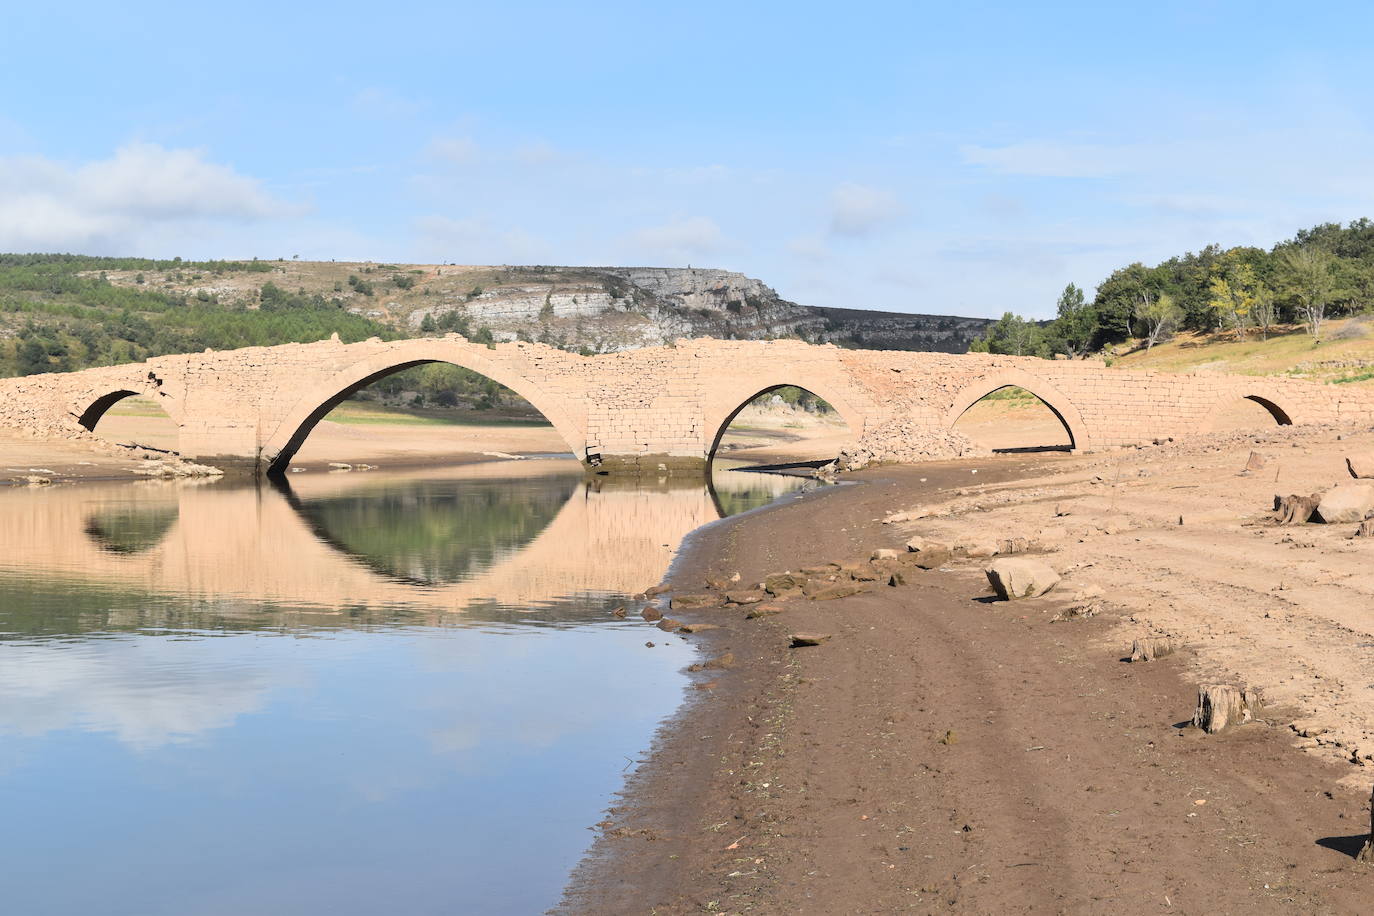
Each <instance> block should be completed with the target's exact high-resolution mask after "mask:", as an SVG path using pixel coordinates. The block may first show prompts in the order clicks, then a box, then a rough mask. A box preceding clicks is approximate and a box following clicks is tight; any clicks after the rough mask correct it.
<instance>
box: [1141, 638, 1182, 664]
mask: <svg viewBox="0 0 1374 916" xmlns="http://www.w3.org/2000/svg"><path fill="white" fill-rule="evenodd" d="M1175 648H1177V647H1176V646H1175V645H1174V641H1173V640H1172V639H1170V638H1169V637H1167V636H1147V637H1145V638H1144V639H1137V640H1135V641H1134V642H1133V643H1131V661H1133V662H1152V661H1154V660H1155V659H1157V658H1163V657H1164V656H1166V655H1171V654H1173V651H1174V649H1175Z"/></svg>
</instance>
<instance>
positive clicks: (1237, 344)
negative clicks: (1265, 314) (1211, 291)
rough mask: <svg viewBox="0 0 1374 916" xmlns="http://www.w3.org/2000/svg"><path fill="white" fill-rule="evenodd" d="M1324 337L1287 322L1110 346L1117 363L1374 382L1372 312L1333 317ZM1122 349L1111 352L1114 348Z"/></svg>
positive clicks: (1134, 366)
mask: <svg viewBox="0 0 1374 916" xmlns="http://www.w3.org/2000/svg"><path fill="white" fill-rule="evenodd" d="M1326 327H1327V333H1326V336H1325V338H1324V339H1323V340H1322V341H1321V343H1318V344H1315V345H1314V344H1313V343H1312V338H1311V337H1310V336H1309V335H1308V334H1307V333H1306V332H1305V331H1304V329H1303V328H1301V327H1281V328H1277V329H1275V330H1273V331H1271V332H1270V334H1269V336H1268V338H1267V339H1266V338H1263V337H1261V336H1260V335H1259V334H1258V333H1252V334H1250V335H1248V337H1247V338H1246V339H1245V340H1236V339H1235V335H1234V334H1232V333H1230V332H1227V333H1216V334H1201V333H1183V334H1179V335H1177V336H1175V337H1174V338H1172V339H1170V340H1168V341H1165V342H1163V343H1159V344H1156V345H1155V346H1154V348H1153V349H1151V350H1147V349H1146V348H1145V346H1144V344H1143V343H1136V342H1134V341H1132V342H1130V343H1127V344H1120V345H1117V346H1115V347H1111V348H1108V350H1107V354H1108V359H1110V360H1111V364H1112V365H1114V366H1119V367H1121V368H1126V369H1159V370H1162V371H1165V372H1234V373H1239V374H1241V375H1284V376H1288V377H1290V378H1303V379H1311V380H1313V381H1318V382H1327V383H1330V384H1369V383H1374V322H1371V321H1370V319H1369V318H1367V317H1355V318H1348V319H1342V320H1338V321H1330V322H1328V323H1327V326H1326ZM1113 353H1115V354H1117V355H1111V354H1113Z"/></svg>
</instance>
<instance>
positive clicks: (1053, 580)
mask: <svg viewBox="0 0 1374 916" xmlns="http://www.w3.org/2000/svg"><path fill="white" fill-rule="evenodd" d="M986 572H987V577H988V582H989V583H990V584H991V585H992V588H993V591H995V592H997V597H999V598H1001V599H1002V600H1003V601H1011V600H1014V599H1016V598H1039V597H1040V596H1041V595H1043V594H1045V593H1046V592H1048V591H1049V590H1050V589H1052V588H1054V586H1055V585H1056V584H1057V583H1058V582H1059V574H1058V573H1057V572H1055V571H1054V570H1053V569H1051V568H1050V566H1049V564H1047V563H1042V562H1040V561H1039V560H1028V559H1024V558H1007V559H1002V560H993V561H992V565H991V566H989V567H988V568H987V570H986Z"/></svg>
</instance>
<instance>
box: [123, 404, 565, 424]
mask: <svg viewBox="0 0 1374 916" xmlns="http://www.w3.org/2000/svg"><path fill="white" fill-rule="evenodd" d="M106 416H107V417H166V416H167V415H166V414H165V413H163V412H162V408H160V407H158V405H157V404H156V403H155V402H153V401H151V400H149V399H148V398H138V397H133V398H125V399H124V400H122V401H120V402H119V403H117V404H115V405H114V406H113V407H111V408H110V410H109V412H108V413H107V414H106ZM325 419H327V420H330V421H331V422H334V423H343V424H346V425H348V426H513V427H514V426H528V427H539V426H548V425H549V422H548V421H547V420H545V419H544V418H543V417H513V416H510V415H509V414H503V413H500V412H499V411H494V410H493V411H475V410H473V411H448V410H425V409H419V410H414V409H409V408H402V407H384V406H382V405H380V404H360V403H358V402H356V401H346V402H344V403H343V404H340V405H339V406H338V407H335V408H334V409H333V410H332V411H330V413H329V415H328V416H327V417H325Z"/></svg>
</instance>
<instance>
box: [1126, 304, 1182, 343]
mask: <svg viewBox="0 0 1374 916" xmlns="http://www.w3.org/2000/svg"><path fill="white" fill-rule="evenodd" d="M1135 317H1136V320H1137V321H1139V322H1140V324H1141V325H1142V326H1143V329H1144V331H1145V333H1144V334H1143V335H1142V336H1143V337H1144V338H1145V349H1146V350H1147V351H1148V350H1152V349H1154V345H1155V344H1156V343H1158V342H1159V340H1160V338H1162V337H1164V336H1166V335H1168V334H1170V333H1172V332H1173V330H1174V329H1175V328H1177V327H1178V326H1179V324H1180V323H1181V322H1182V321H1183V317H1184V314H1183V309H1182V307H1180V306H1179V304H1178V303H1177V302H1176V301H1175V300H1174V297H1173V296H1171V295H1169V294H1168V293H1160V294H1159V295H1158V296H1150V295H1149V294H1148V293H1143V294H1142V295H1141V298H1140V301H1139V302H1137V303H1136V307H1135Z"/></svg>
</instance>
